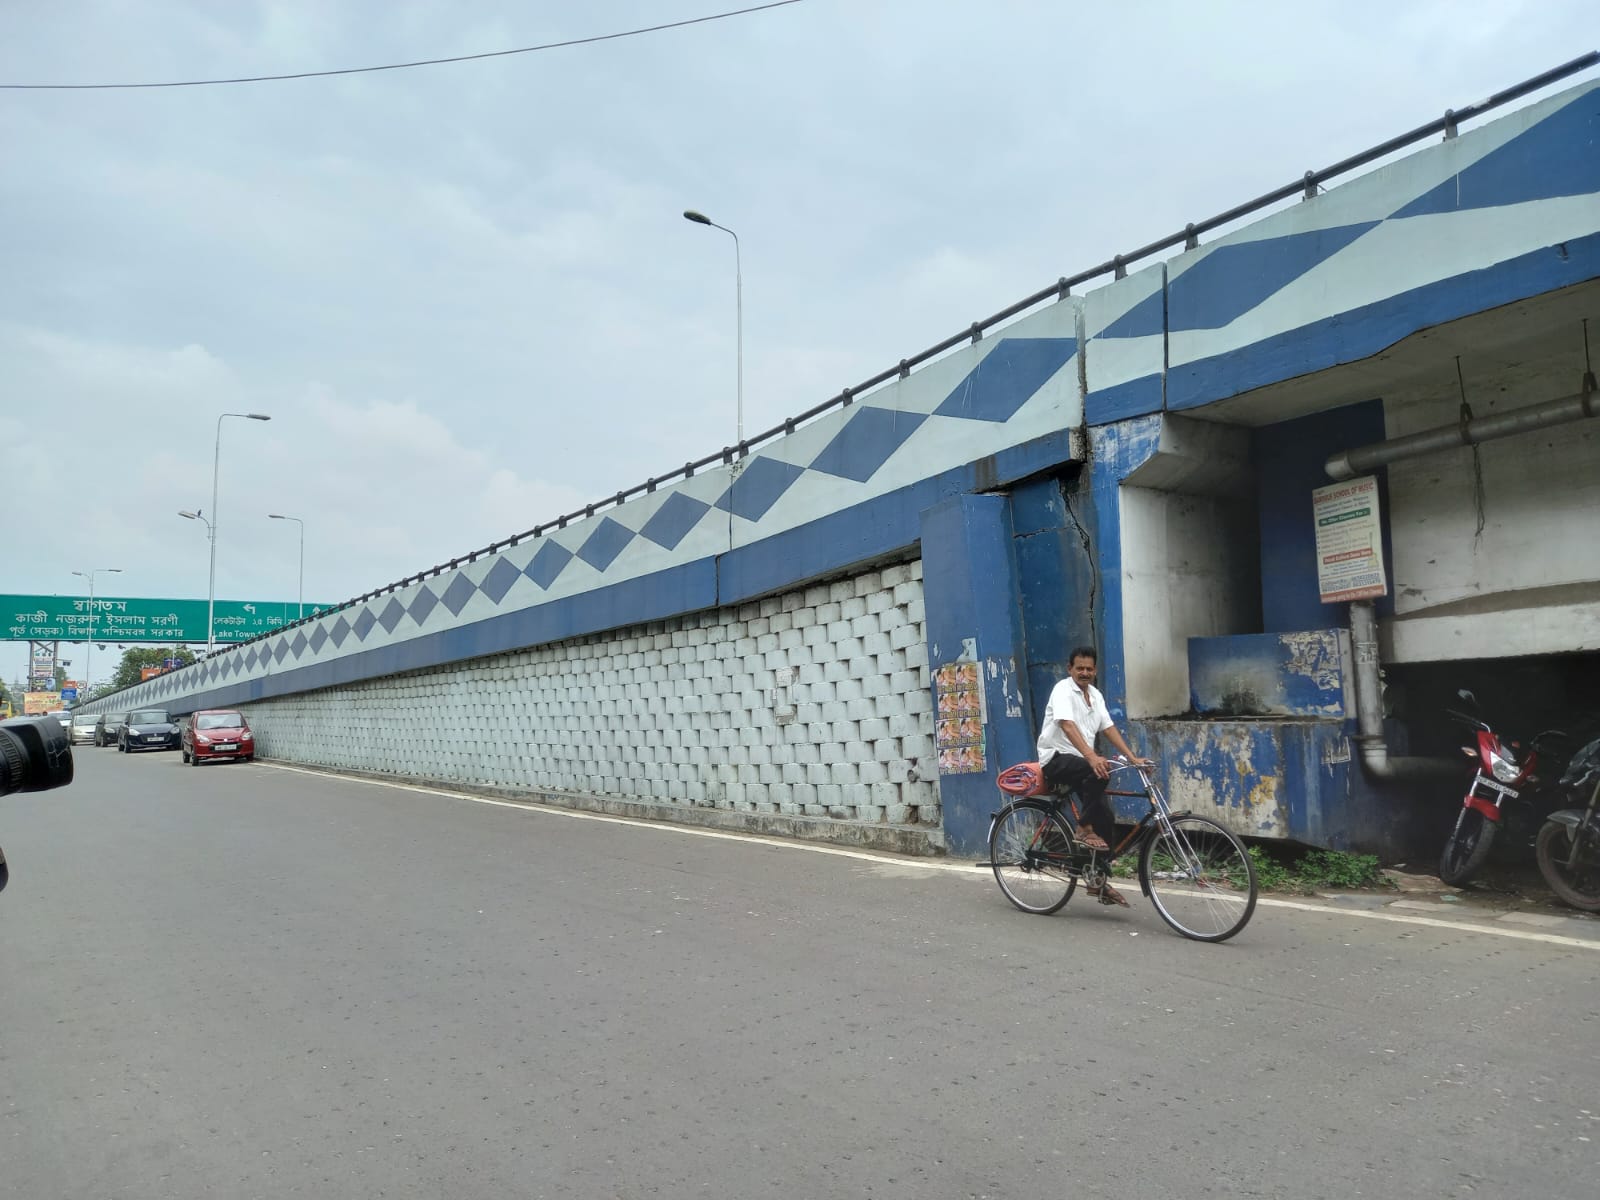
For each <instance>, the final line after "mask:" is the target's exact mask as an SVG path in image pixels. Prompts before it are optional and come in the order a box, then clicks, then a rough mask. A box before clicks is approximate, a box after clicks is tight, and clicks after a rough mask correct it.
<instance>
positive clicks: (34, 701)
mask: <svg viewBox="0 0 1600 1200" xmlns="http://www.w3.org/2000/svg"><path fill="white" fill-rule="evenodd" d="M60 707H61V693H60V692H23V693H22V711H23V713H24V714H25V715H27V716H30V717H32V716H36V715H38V714H39V713H47V712H55V711H56V710H58V709H59V708H60Z"/></svg>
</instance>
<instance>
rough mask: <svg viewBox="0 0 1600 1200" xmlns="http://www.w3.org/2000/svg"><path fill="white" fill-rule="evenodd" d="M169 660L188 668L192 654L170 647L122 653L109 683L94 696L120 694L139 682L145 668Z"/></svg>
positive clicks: (140, 647)
mask: <svg viewBox="0 0 1600 1200" xmlns="http://www.w3.org/2000/svg"><path fill="white" fill-rule="evenodd" d="M169 658H175V659H177V660H178V661H179V662H180V663H181V664H182V665H184V666H188V665H189V664H190V663H192V662H193V661H194V652H193V651H191V650H189V649H188V648H187V647H184V646H179V647H176V648H174V647H170V646H135V647H133V648H132V649H130V650H124V651H123V652H122V661H121V662H119V663H118V664H117V670H116V673H115V674H114V675H112V676H111V680H110V682H108V683H107V684H106V685H105V686H104V687H102V688H98V689H96V691H95V695H97V696H103V695H105V694H107V693H108V692H120V691H121V690H122V689H123V688H129V687H132V686H133V685H134V684H136V683H138V682H139V681H140V679H139V673H140V671H141V670H143V668H145V667H159V666H161V665H162V664H163V663H165V662H166V660H167V659H169Z"/></svg>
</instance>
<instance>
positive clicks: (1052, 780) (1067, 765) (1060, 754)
mask: <svg viewBox="0 0 1600 1200" xmlns="http://www.w3.org/2000/svg"><path fill="white" fill-rule="evenodd" d="M1044 778H1045V782H1046V783H1048V784H1049V785H1050V786H1051V787H1052V788H1057V787H1060V786H1062V785H1063V784H1064V785H1066V786H1067V787H1069V788H1071V789H1072V790H1073V791H1074V792H1076V793H1077V794H1078V808H1079V810H1080V814H1081V815H1080V816H1079V818H1078V823H1079V824H1080V825H1086V826H1088V827H1089V828H1090V829H1092V830H1094V831H1095V832H1096V833H1098V834H1099V835H1100V836H1101V837H1103V838H1104V839H1105V841H1106V845H1108V846H1114V845H1116V843H1115V841H1113V839H1114V838H1115V837H1116V833H1117V820H1116V817H1115V815H1114V814H1113V813H1112V811H1111V802H1110V801H1109V800H1107V799H1106V788H1107V786H1108V785H1109V784H1110V782H1111V781H1110V780H1109V779H1101V778H1100V776H1098V775H1096V774H1095V773H1094V768H1093V767H1091V766H1090V765H1089V763H1088V762H1087V760H1085V759H1084V757H1083V756H1082V755H1080V754H1068V753H1067V752H1066V751H1065V750H1058V751H1056V753H1055V754H1054V755H1052V756H1051V758H1050V761H1049V762H1047V763H1045V765H1044Z"/></svg>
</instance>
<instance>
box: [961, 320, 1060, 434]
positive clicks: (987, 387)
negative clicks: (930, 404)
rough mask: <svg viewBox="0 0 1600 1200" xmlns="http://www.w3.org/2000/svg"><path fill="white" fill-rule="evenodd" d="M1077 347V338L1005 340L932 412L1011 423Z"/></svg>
mask: <svg viewBox="0 0 1600 1200" xmlns="http://www.w3.org/2000/svg"><path fill="white" fill-rule="evenodd" d="M1077 348H1078V341H1077V339H1076V338H1002V339H1000V343H999V344H998V345H997V346H995V348H994V349H993V350H991V351H989V353H988V354H987V355H985V356H984V359H983V361H982V362H980V363H979V364H978V365H977V366H975V367H973V368H972V370H971V371H969V372H968V373H967V377H966V378H965V379H963V380H962V381H961V382H960V383H958V384H956V386H955V388H954V389H953V390H952V391H951V393H950V394H949V395H948V396H946V397H945V398H944V401H943V402H942V403H941V404H940V405H939V407H938V408H936V409H934V410H933V411H934V412H935V413H937V414H938V415H939V416H941V417H965V418H967V419H968V420H973V421H1009V420H1010V419H1011V418H1012V416H1013V415H1014V414H1015V413H1016V411H1017V409H1019V408H1021V407H1022V406H1023V405H1024V404H1026V403H1027V402H1028V398H1029V397H1031V396H1032V395H1033V394H1034V393H1035V392H1037V391H1038V390H1039V389H1040V388H1042V387H1043V386H1044V385H1045V383H1046V381H1048V380H1049V378H1050V377H1051V376H1052V375H1054V374H1055V373H1056V372H1057V371H1059V370H1060V369H1061V368H1062V367H1064V366H1065V365H1066V363H1067V360H1068V359H1069V358H1071V357H1072V355H1073V352H1074V351H1075V350H1077Z"/></svg>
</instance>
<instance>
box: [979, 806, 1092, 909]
mask: <svg viewBox="0 0 1600 1200" xmlns="http://www.w3.org/2000/svg"><path fill="white" fill-rule="evenodd" d="M1071 846H1072V834H1071V832H1070V831H1069V830H1068V829H1067V825H1066V823H1065V822H1064V821H1063V820H1062V819H1061V817H1060V815H1059V814H1058V813H1056V812H1055V811H1053V810H1052V809H1050V808H1049V807H1047V806H1046V805H1044V804H1041V803H1040V802H1039V801H1037V800H1018V801H1016V802H1015V803H1012V804H1008V805H1006V806H1005V807H1004V808H1002V809H1001V810H1000V811H999V812H998V813H997V814H995V818H994V824H993V825H992V826H990V828H989V863H990V865H991V866H992V867H993V868H994V878H995V882H996V883H998V884H999V885H1000V890H1001V891H1002V892H1004V893H1005V894H1006V899H1007V900H1009V901H1011V903H1013V904H1015V905H1016V906H1017V907H1018V908H1020V909H1021V910H1022V911H1023V912H1029V913H1040V914H1041V915H1047V914H1049V913H1053V912H1056V911H1057V910H1059V909H1060V908H1061V906H1062V905H1063V904H1065V903H1066V902H1067V901H1068V900H1070V899H1071V898H1072V890H1073V888H1075V887H1077V886H1078V880H1077V877H1076V876H1074V875H1073V874H1071V872H1070V871H1068V869H1067V863H1068V859H1069V858H1070V856H1071Z"/></svg>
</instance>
